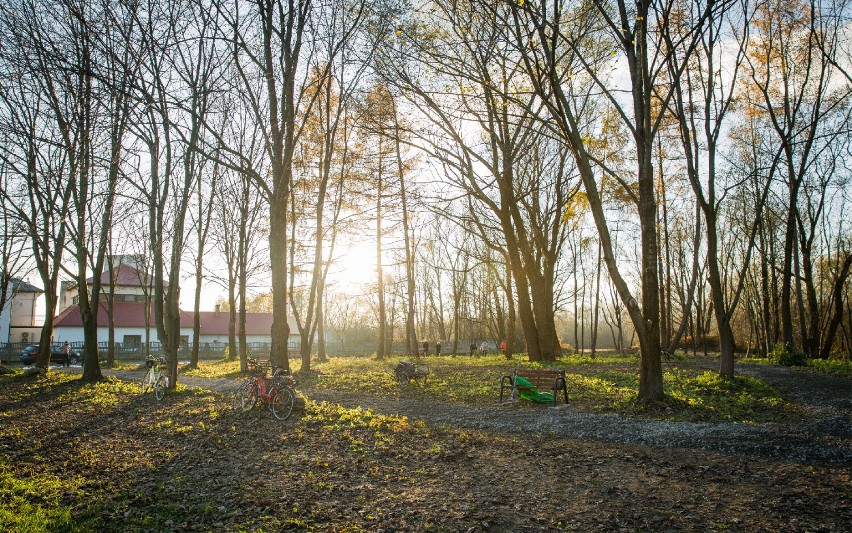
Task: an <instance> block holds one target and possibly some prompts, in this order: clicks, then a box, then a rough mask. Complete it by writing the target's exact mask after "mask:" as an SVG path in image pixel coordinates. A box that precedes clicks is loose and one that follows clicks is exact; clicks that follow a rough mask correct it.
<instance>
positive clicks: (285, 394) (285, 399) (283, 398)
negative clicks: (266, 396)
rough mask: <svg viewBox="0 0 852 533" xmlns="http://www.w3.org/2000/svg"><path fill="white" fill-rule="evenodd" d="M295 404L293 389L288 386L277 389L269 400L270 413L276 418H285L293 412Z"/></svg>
mask: <svg viewBox="0 0 852 533" xmlns="http://www.w3.org/2000/svg"><path fill="white" fill-rule="evenodd" d="M295 404H296V398H295V397H294V396H293V391H291V390H290V389H288V388H284V389H278V390H276V391H275V394H274V395H273V396H272V400H270V402H269V407H270V409H272V414H273V415H275V418H277V419H278V420H287V419H288V418H290V415H291V414H293V406H294V405H295Z"/></svg>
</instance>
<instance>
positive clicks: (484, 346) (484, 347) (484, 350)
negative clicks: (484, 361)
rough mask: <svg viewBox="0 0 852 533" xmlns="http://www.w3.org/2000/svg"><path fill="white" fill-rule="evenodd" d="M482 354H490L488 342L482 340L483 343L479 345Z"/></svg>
mask: <svg viewBox="0 0 852 533" xmlns="http://www.w3.org/2000/svg"><path fill="white" fill-rule="evenodd" d="M479 354H480V355H488V342H487V341H482V345H481V346H480V347H479Z"/></svg>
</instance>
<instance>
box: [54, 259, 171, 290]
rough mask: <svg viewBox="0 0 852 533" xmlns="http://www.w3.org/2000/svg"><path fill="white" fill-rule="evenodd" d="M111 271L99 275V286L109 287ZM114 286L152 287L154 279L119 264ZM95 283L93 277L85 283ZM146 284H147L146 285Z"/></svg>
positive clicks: (130, 267) (128, 266)
mask: <svg viewBox="0 0 852 533" xmlns="http://www.w3.org/2000/svg"><path fill="white" fill-rule="evenodd" d="M110 272H111V271H110V270H106V271H104V273H103V274H101V285H103V286H107V287H108V286H109V278H110V276H111V273H110ZM115 276H116V278H115V285H116V286H117V287H119V286H122V287H145V286H148V287H153V286H154V277H153V276H149V275H147V274H146V273H145V272H142V271H141V270H138V269H136V268H134V267H132V266H130V265H127V264H124V263H122V264H120V265H118V267H116V269H115ZM94 281H95V278H94V277H91V278H88V279H87V280H86V283H92V282H94ZM146 282H147V283H146ZM166 286H168V284H167V283H165V282H164V283H163V287H166ZM75 287H77V284H76V283H74V284H73V285H70V286H69V287H68V288H69V289H71V288H75Z"/></svg>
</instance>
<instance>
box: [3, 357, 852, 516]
mask: <svg viewBox="0 0 852 533" xmlns="http://www.w3.org/2000/svg"><path fill="white" fill-rule="evenodd" d="M0 391H2V395H0V530H3V531H122V532H125V531H131V532H133V531H165V530H169V531H174V530H181V531H191V530H201V531H207V530H215V531H279V530H295V531H314V530H316V531H350V532H355V531H376V530H380V529H383V530H386V531H389V530H393V531H459V530H461V531H487V530H493V529H500V530H506V531H533V530H534V531H546V530H554V531H565V530H572V531H590V530H596V531H610V530H628V531H636V530H647V531H657V530H661V529H666V530H672V531H709V530H731V531H757V530H761V531H782V530H783V531H806V530H825V531H841V530H844V529H846V528H847V527H848V524H849V523H850V522H849V521H850V506H849V503H848V501H847V500H846V499H845V493H846V489H847V488H848V486H849V482H850V477H849V471H848V469H845V468H840V467H838V466H836V465H822V464H803V463H797V462H791V461H779V460H775V459H769V458H755V457H745V456H737V455H722V454H718V453H709V452H702V451H697V450H676V449H666V450H660V449H655V448H648V447H641V446H633V445H612V444H606V443H601V442H586V441H581V440H576V439H566V438H552V437H548V436H546V435H513V434H493V433H488V432H483V431H462V430H457V429H453V428H451V427H445V426H441V427H434V426H431V425H430V424H427V423H423V422H418V421H411V420H408V419H406V418H405V417H396V416H383V415H379V414H376V413H373V412H371V411H369V410H363V409H346V408H342V407H340V406H337V405H333V404H329V403H315V402H310V401H309V402H307V405H306V407H305V411H304V412H303V413H298V414H297V415H296V416H294V418H292V419H291V420H289V421H287V422H285V423H281V422H278V421H276V420H274V419H273V418H272V416H271V415H270V413H269V412H267V411H266V410H260V409H256V410H254V411H251V412H247V413H244V412H235V411H232V410H230V409H229V408H228V405H229V403H228V398H227V397H226V396H225V395H222V394H217V393H214V392H210V391H205V390H203V389H186V390H183V391H179V392H178V393H174V394H170V395H167V396H166V399H165V400H164V401H162V402H157V401H155V400H154V399H153V396H152V395H151V394H146V395H142V394H139V392H138V390H137V388H136V387H135V386H134V384H131V383H125V382H122V381H120V380H117V379H107V380H105V381H104V382H102V383H98V384H94V385H91V384H84V383H82V382H81V381H80V380H79V379H75V378H74V377H73V376H72V375H70V374H64V373H59V372H54V373H50V374H49V375H48V376H43V377H32V376H30V377H25V376H23V375H21V374H17V375H14V376H0Z"/></svg>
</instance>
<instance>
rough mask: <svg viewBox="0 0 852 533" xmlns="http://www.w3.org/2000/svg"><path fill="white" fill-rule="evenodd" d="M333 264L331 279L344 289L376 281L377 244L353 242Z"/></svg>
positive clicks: (355, 287) (359, 286) (357, 287)
mask: <svg viewBox="0 0 852 533" xmlns="http://www.w3.org/2000/svg"><path fill="white" fill-rule="evenodd" d="M344 250H345V251H344V252H343V254H342V255H340V256H338V258H337V259H336V260H335V262H334V264H333V265H332V266H331V269H330V271H329V274H328V277H329V281H331V282H332V283H334V284H336V285H339V286H340V287H341V288H343V289H347V288H348V289H359V288H362V287H363V286H364V285H369V284H374V283H376V246H375V244H371V243H369V242H352V243H349V245H348V247H346V248H344Z"/></svg>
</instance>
